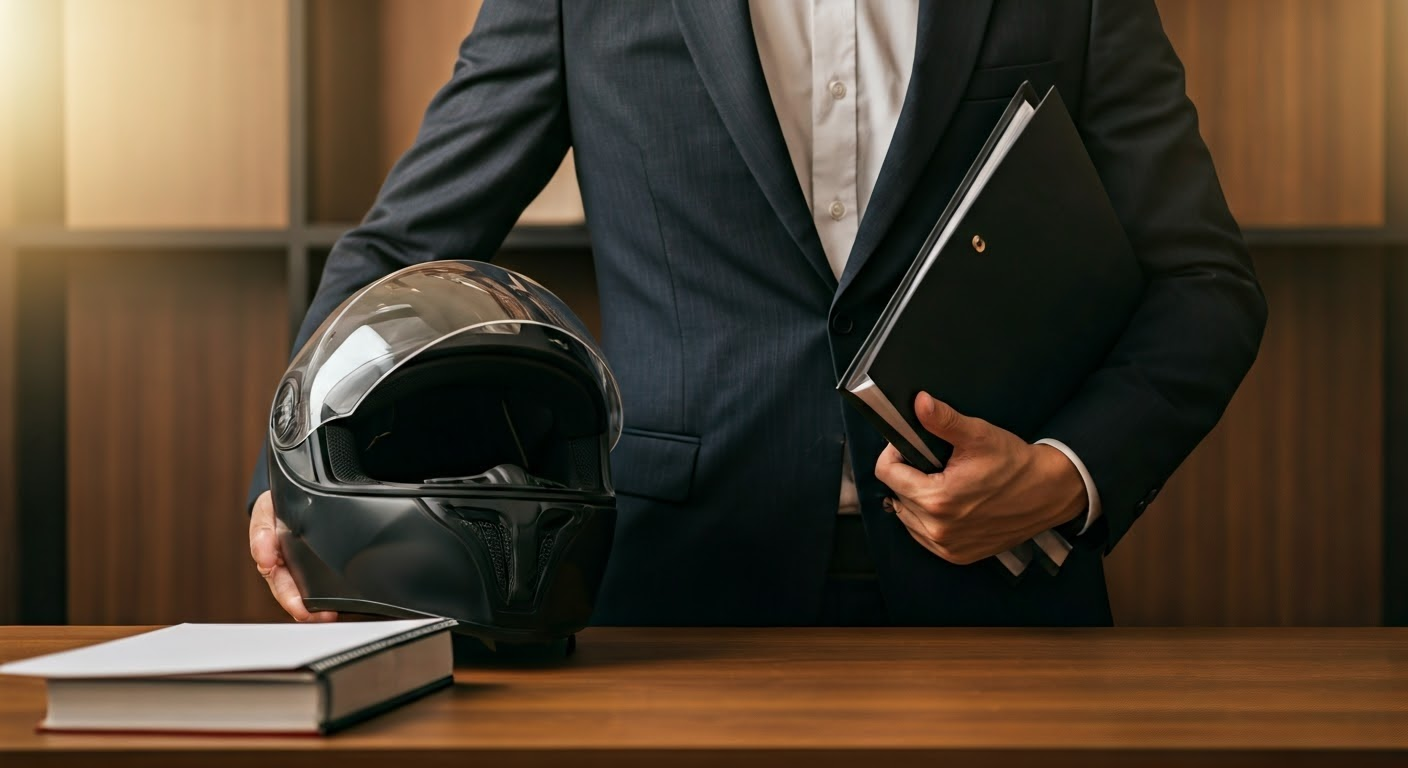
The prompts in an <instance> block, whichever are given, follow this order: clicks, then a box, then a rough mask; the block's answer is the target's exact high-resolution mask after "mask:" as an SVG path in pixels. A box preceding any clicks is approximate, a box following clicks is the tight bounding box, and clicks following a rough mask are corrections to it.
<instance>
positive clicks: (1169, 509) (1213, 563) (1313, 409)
mask: <svg viewBox="0 0 1408 768" xmlns="http://www.w3.org/2000/svg"><path fill="white" fill-rule="evenodd" d="M1256 263H1257V268H1258V272H1259V274H1260V278H1261V284H1262V288H1263V290H1264V291H1265V293H1266V297H1267V304H1268V305H1269V306H1270V319H1269V321H1268V323H1267V330H1266V336H1265V339H1264V340H1263V342H1262V345H1261V353H1260V355H1259V357H1258V359H1257V362H1256V365H1255V366H1254V367H1253V368H1252V370H1251V373H1250V374H1249V375H1248V377H1247V379H1246V381H1245V382H1243V384H1242V387H1241V389H1240V390H1239V391H1238V392H1237V395H1236V397H1235V398H1233V401H1232V403H1231V405H1230V406H1229V408H1228V410H1227V413H1226V415H1225V416H1224V417H1223V419H1222V422H1221V423H1220V424H1219V425H1218V427H1217V428H1216V429H1215V430H1214V431H1213V433H1212V434H1211V435H1210V436H1209V437H1208V438H1207V440H1205V441H1204V442H1203V444H1202V445H1200V446H1199V447H1198V448H1197V450H1196V451H1194V452H1193V455H1192V456H1191V457H1189V459H1188V461H1187V462H1185V463H1184V465H1183V466H1182V467H1181V468H1180V469H1179V470H1178V472H1176V473H1175V474H1174V476H1173V478H1172V480H1170V482H1169V483H1168V485H1167V487H1166V488H1165V490H1164V491H1163V493H1162V494H1161V495H1160V496H1159V498H1158V499H1157V500H1156V501H1155V502H1154V503H1153V504H1152V505H1150V507H1149V509H1148V511H1147V512H1146V513H1145V514H1144V516H1143V517H1142V518H1140V520H1139V521H1138V522H1137V523H1135V525H1134V529H1133V530H1132V531H1131V532H1130V533H1129V535H1128V536H1127V537H1126V539H1125V540H1124V541H1123V542H1121V543H1120V545H1119V546H1118V547H1117V548H1116V549H1115V551H1114V552H1113V553H1112V554H1111V555H1110V556H1109V557H1108V558H1107V559H1106V569H1107V581H1108V582H1109V587H1110V595H1111V602H1112V604H1113V607H1114V611H1115V620H1116V622H1117V623H1119V624H1121V625H1175V626H1177V625H1243V626H1247V625H1250V626H1262V625H1365V624H1378V623H1379V622H1380V620H1381V618H1380V617H1381V611H1382V602H1381V596H1382V578H1383V571H1382V563H1383V560H1382V555H1381V551H1382V540H1383V539H1382V532H1383V480H1384V459H1383V434H1384V433H1383V430H1384V385H1383V382H1384V311H1385V310H1384V301H1385V299H1384V287H1383V286H1384V281H1385V279H1386V274H1387V273H1386V271H1385V270H1386V262H1385V258H1384V257H1383V255H1382V254H1380V253H1376V252H1365V251H1363V250H1357V251H1351V250H1327V251H1317V250H1313V249H1305V250H1287V251H1262V252H1258V253H1257V254H1256Z"/></svg>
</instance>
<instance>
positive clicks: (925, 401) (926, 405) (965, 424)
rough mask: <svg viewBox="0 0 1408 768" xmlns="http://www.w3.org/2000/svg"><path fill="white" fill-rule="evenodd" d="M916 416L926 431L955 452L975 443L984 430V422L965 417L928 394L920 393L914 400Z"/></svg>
mask: <svg viewBox="0 0 1408 768" xmlns="http://www.w3.org/2000/svg"><path fill="white" fill-rule="evenodd" d="M914 414H915V415H916V416H918V417H919V423H920V424H923V425H924V428H925V429H927V430H929V432H931V433H932V434H934V435H935V436H937V437H939V438H940V439H942V440H944V441H945V442H947V443H948V444H950V445H952V446H953V448H954V450H955V451H958V450H960V449H961V448H962V447H963V446H964V445H967V444H968V443H971V442H973V441H974V440H975V439H976V438H977V437H978V435H979V433H980V432H981V428H982V422H980V421H978V420H977V419H973V418H969V417H967V416H964V415H963V414H961V413H959V412H958V411H955V410H954V409H953V408H952V407H951V406H949V404H948V403H945V402H943V401H942V400H935V399H934V398H933V397H931V396H930V395H929V393H928V392H920V393H919V396H918V397H915V398H914Z"/></svg>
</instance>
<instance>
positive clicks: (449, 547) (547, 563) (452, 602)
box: [272, 457, 616, 644]
mask: <svg viewBox="0 0 1408 768" xmlns="http://www.w3.org/2000/svg"><path fill="white" fill-rule="evenodd" d="M272 465H273V467H276V468H275V469H273V470H272V471H278V472H286V471H287V470H286V468H285V467H284V466H283V461H282V458H281V457H276V458H275V461H274V462H272ZM285 477H286V478H288V476H287V475H285ZM274 487H275V488H276V489H278V491H279V494H280V495H278V496H276V498H275V500H274V508H275V509H276V510H277V511H278V515H279V518H280V520H281V521H282V522H283V523H284V525H283V526H282V527H281V531H280V544H281V546H282V549H283V552H284V559H285V561H286V562H287V563H288V565H289V570H290V572H291V573H292V574H293V577H294V582H295V583H296V584H297V585H298V587H299V591H300V593H301V594H303V595H304V605H305V606H306V607H307V608H308V609H309V610H312V611H322V610H330V611H340V612H350V613H363V614H374V615H380V616H398V617H402V616H405V617H420V616H443V617H446V618H451V619H455V620H456V621H458V622H459V626H458V627H456V630H455V631H457V632H458V633H460V634H464V635H470V636H473V637H477V638H480V639H482V640H485V641H488V642H491V643H492V642H502V643H522V644H534V643H545V642H550V641H553V640H558V639H561V638H564V637H567V636H568V635H571V634H573V633H575V632H577V631H578V630H580V629H581V628H583V627H585V626H586V625H587V623H588V621H589V620H590V619H591V612H592V609H593V607H594V606H595V602H596V593H597V589H598V588H599V586H600V584H601V580H602V577H603V575H604V573H605V568H606V562H607V559H608V557H609V556H610V551H611V540H612V535H613V533H614V531H615V522H616V509H615V505H614V503H611V501H612V500H611V499H609V498H607V499H601V498H599V497H598V498H593V499H591V500H590V501H578V500H573V499H570V498H563V497H564V496H567V497H570V496H572V495H575V494H564V493H563V492H561V491H554V490H551V489H547V490H539V491H538V495H537V497H536V498H534V497H529V496H528V495H527V494H526V493H524V491H526V490H529V489H515V490H517V491H519V495H520V498H504V497H503V496H502V495H491V494H492V492H493V490H494V488H493V487H492V486H490V487H487V488H484V489H482V490H480V491H479V492H478V493H474V492H473V491H472V490H470V489H464V488H460V489H458V490H459V493H454V494H453V495H445V496H440V495H431V494H434V493H435V491H436V489H435V488H433V487H427V488H423V489H419V491H420V492H422V493H423V494H424V495H422V496H406V495H351V494H341V493H327V492H324V491H322V490H320V489H317V488H314V487H311V486H310V485H308V484H305V483H300V482H296V481H293V482H283V483H279V484H275V485H274ZM601 502H606V503H601Z"/></svg>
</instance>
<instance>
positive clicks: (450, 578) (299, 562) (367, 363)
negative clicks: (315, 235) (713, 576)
mask: <svg viewBox="0 0 1408 768" xmlns="http://www.w3.org/2000/svg"><path fill="white" fill-rule="evenodd" d="M620 432H621V404H620V393H619V391H618V389H617V386H616V381H615V379H614V377H613V376H612V374H611V371H610V369H609V368H608V367H607V365H606V362H605V359H604V358H603V357H602V354H601V351H600V349H599V348H598V347H597V345H596V344H595V343H594V342H593V341H592V337H591V335H590V334H589V333H588V332H587V331H586V329H585V328H584V327H583V326H582V323H581V321H580V320H578V319H577V317H576V316H575V315H574V314H573V313H572V311H571V310H569V309H568V308H567V306H566V305H565V304H563V303H562V302H561V301H560V300H559V299H558V298H557V297H556V296H554V295H553V294H552V293H550V292H548V291H547V290H546V289H545V288H543V287H542V286H540V285H538V284H537V283H535V282H533V281H532V280H529V279H528V278H526V277H524V276H522V275H519V274H516V273H514V272H510V271H508V270H506V269H502V268H500V267H496V266H493V265H491V264H483V263H478V262H472V261H440V262H431V263H428V264H422V265H419V266H414V267H409V268H407V269H403V270H401V271H399V272H396V273H395V274H392V275H390V276H388V277H386V278H383V279H382V280H379V281H377V282H375V283H373V284H371V285H369V286H367V287H366V288H364V289H362V290H361V291H360V292H359V293H357V294H355V295H354V296H352V297H351V298H349V299H348V300H347V301H345V302H344V303H343V304H342V306H340V307H339V308H338V309H337V310H335V311H334V312H333V313H332V315H331V316H329V318H328V319H327V321H325V322H324V323H323V325H322V326H321V327H320V328H319V329H318V330H317V332H316V333H314V334H313V336H312V338H310V339H309V340H308V343H307V344H306V345H305V346H304V347H303V349H302V350H301V351H300V352H299V353H298V356H297V357H296V358H294V360H293V363H292V365H290V367H289V369H288V373H287V374H285V376H284V379H283V381H282V382H281V384H280V385H279V388H278V391H277V394H276V395H275V399H274V405H273V409H272V412H271V414H270V419H269V451H270V462H269V481H270V487H271V489H272V491H273V497H274V509H275V510H276V514H277V515H278V518H279V522H280V541H281V544H282V547H283V554H284V559H285V561H286V562H287V564H288V566H289V569H290V570H291V571H292V573H293V577H294V580H295V581H296V582H297V584H298V587H299V589H300V590H301V592H302V594H303V595H304V603H305V604H306V605H307V606H308V608H309V609H310V610H315V611H316V610H336V611H350V612H357V613H371V614H380V615H389V616H421V615H434V616H445V617H449V618H453V619H457V620H459V622H460V631H462V632H463V633H466V634H470V635H474V636H477V637H480V638H483V639H486V640H491V641H496V642H510V643H513V642H521V643H539V642H548V641H552V640H557V639H561V638H565V637H567V636H568V635H570V634H571V633H573V632H575V631H577V630H578V629H580V628H582V627H583V626H585V625H586V623H587V621H588V619H589V618H590V616H591V612H592V607H593V605H594V602H595V599H596V593H597V588H598V587H599V585H600V584H601V578H602V573H603V571H604V569H605V566H606V559H607V557H608V555H609V554H610V548H611V537H612V533H613V530H614V527H615V520H616V506H615V499H614V496H613V494H612V489H611V485H610V471H609V465H608V463H607V457H608V453H609V451H610V449H611V446H612V445H613V444H614V443H615V441H616V438H617V437H618V436H619V435H620Z"/></svg>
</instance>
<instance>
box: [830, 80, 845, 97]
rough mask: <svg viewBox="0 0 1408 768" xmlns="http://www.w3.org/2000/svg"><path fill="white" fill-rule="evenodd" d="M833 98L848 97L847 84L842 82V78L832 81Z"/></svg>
mask: <svg viewBox="0 0 1408 768" xmlns="http://www.w3.org/2000/svg"><path fill="white" fill-rule="evenodd" d="M831 98H833V99H844V98H846V84H845V83H843V82H841V81H840V80H832V81H831Z"/></svg>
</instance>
